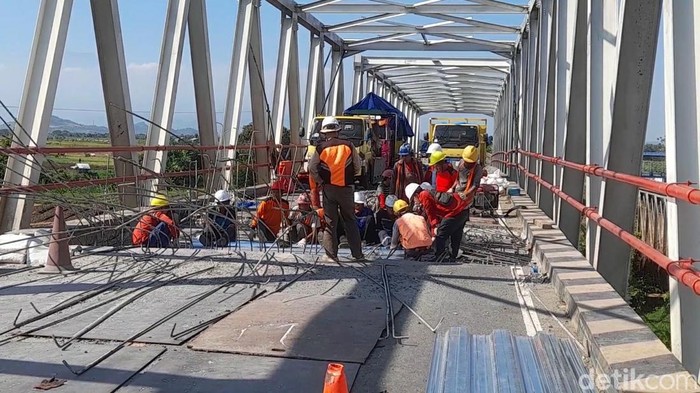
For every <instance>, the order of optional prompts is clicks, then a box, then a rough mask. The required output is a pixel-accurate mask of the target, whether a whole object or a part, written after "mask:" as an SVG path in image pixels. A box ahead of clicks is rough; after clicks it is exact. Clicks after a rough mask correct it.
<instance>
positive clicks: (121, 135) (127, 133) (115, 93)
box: [90, 0, 140, 207]
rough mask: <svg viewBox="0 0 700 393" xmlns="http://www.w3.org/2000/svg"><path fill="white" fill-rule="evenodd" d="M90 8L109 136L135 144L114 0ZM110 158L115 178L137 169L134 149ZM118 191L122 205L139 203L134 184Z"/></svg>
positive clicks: (96, 2) (119, 142) (93, 0)
mask: <svg viewBox="0 0 700 393" xmlns="http://www.w3.org/2000/svg"><path fill="white" fill-rule="evenodd" d="M90 9H91V10H92V23H93V27H94V29H95V42H96V44H97V60H98V62H99V63H100V76H101V81H102V93H103V95H104V101H105V112H106V113H107V125H108V126H107V128H108V129H109V139H110V142H111V145H112V146H135V145H136V134H135V132H134V120H133V117H132V116H131V114H129V113H128V112H127V111H131V98H130V96H129V79H128V77H127V73H126V61H125V60H124V44H123V42H122V31H121V25H120V22H119V7H118V5H117V0H109V1H100V0H91V1H90ZM112 157H113V158H114V172H115V175H116V176H117V177H132V176H136V175H137V174H138V173H139V172H140V169H139V168H138V165H135V163H137V161H138V154H137V153H136V152H120V153H112ZM118 190H119V199H120V201H121V203H122V204H123V205H125V206H129V207H137V206H138V205H139V198H138V195H137V186H136V184H132V185H129V186H119V187H118Z"/></svg>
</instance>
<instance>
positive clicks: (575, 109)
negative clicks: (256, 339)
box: [557, 0, 588, 247]
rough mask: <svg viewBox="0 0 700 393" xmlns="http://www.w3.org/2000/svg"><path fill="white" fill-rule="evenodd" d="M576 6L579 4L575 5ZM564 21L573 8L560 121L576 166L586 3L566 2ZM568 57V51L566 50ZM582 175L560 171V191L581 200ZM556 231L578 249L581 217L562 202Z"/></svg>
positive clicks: (582, 127) (582, 118)
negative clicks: (565, 97)
mask: <svg viewBox="0 0 700 393" xmlns="http://www.w3.org/2000/svg"><path fill="white" fill-rule="evenodd" d="M577 3H578V4H577ZM566 8H567V11H566V18H567V20H569V21H572V22H573V18H572V17H571V14H572V8H574V9H575V11H576V15H575V18H576V19H575V25H573V26H572V24H573V23H570V22H567V23H566V26H567V42H568V46H569V47H572V49H573V53H572V54H573V61H572V66H571V81H570V85H569V87H570V94H569V97H570V99H569V100H568V103H567V105H568V110H566V108H565V110H566V113H568V117H566V118H564V119H562V123H564V121H566V123H565V124H562V126H563V127H564V130H563V144H564V148H563V149H564V155H563V157H564V159H565V160H567V161H573V162H578V163H584V162H585V161H586V150H585V149H582V148H581V147H582V146H585V144H586V129H587V124H588V119H587V117H586V113H587V102H586V101H587V99H586V96H587V94H588V93H587V91H588V85H587V62H588V60H587V59H588V47H587V44H586V43H587V35H588V0H567V4H566ZM572 28H573V29H574V30H575V35H574V39H573V40H571V36H570V35H569V34H570V32H568V30H570V29H572ZM567 56H568V47H567ZM557 126H559V123H557ZM584 180H585V175H584V174H583V173H582V172H580V171H576V170H573V169H569V168H564V169H563V171H562V178H561V188H562V191H564V192H565V193H567V194H569V195H571V196H572V197H573V198H574V199H576V200H578V201H581V200H582V199H583V184H584ZM559 229H561V231H562V232H563V233H564V235H565V236H566V238H567V239H569V241H570V242H571V244H573V245H574V246H576V247H578V244H579V233H580V231H581V213H580V212H579V211H578V210H576V209H574V208H573V207H572V206H571V205H569V204H568V203H565V202H561V203H560V210H559Z"/></svg>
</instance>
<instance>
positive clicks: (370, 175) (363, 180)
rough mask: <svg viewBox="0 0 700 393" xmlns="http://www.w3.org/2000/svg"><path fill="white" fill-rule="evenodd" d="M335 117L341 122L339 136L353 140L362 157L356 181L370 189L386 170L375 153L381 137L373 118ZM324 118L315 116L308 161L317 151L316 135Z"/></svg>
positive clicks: (307, 154)
mask: <svg viewBox="0 0 700 393" xmlns="http://www.w3.org/2000/svg"><path fill="white" fill-rule="evenodd" d="M335 118H336V119H338V123H340V136H339V137H340V138H341V139H346V140H348V141H350V142H352V144H353V145H354V146H355V149H356V150H357V152H358V153H359V154H360V158H361V159H362V171H361V173H360V174H359V176H356V177H355V180H356V183H359V185H360V186H362V187H363V188H365V189H369V188H370V187H371V186H372V185H373V184H376V183H377V182H378V180H381V173H382V171H383V170H384V165H383V164H382V163H383V160H381V157H375V154H373V150H375V148H374V146H378V144H379V138H378V135H377V133H376V132H374V131H373V127H372V124H371V123H372V119H370V117H369V116H336V117H335ZM323 119H324V116H317V117H315V118H314V123H313V126H312V128H311V132H310V133H309V136H310V138H309V147H308V150H307V152H306V162H308V160H309V159H310V158H311V156H312V155H313V154H314V152H315V151H316V147H315V146H314V145H315V144H316V140H315V138H316V137H315V136H316V135H317V134H319V133H320V131H321V123H322V122H323ZM380 166H381V167H380ZM377 173H379V177H378V176H377V175H376V174H377Z"/></svg>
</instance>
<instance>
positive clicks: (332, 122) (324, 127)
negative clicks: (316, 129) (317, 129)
mask: <svg viewBox="0 0 700 393" xmlns="http://www.w3.org/2000/svg"><path fill="white" fill-rule="evenodd" d="M338 130H340V123H338V119H336V118H335V117H334V116H326V117H325V118H324V119H323V122H322V123H321V133H322V134H323V133H326V132H336V131H338Z"/></svg>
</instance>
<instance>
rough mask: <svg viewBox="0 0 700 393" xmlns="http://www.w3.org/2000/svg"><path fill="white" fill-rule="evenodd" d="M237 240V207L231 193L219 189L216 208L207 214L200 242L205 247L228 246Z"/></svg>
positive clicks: (215, 195)
mask: <svg viewBox="0 0 700 393" xmlns="http://www.w3.org/2000/svg"><path fill="white" fill-rule="evenodd" d="M234 241H236V209H235V207H234V206H232V205H231V194H230V193H229V192H228V191H226V190H219V191H217V192H216V193H215V194H214V208H213V209H212V211H211V212H210V213H209V214H208V215H207V222H206V224H205V225H204V231H202V234H201V235H199V242H200V243H202V246H204V247H226V246H228V245H229V243H231V242H234Z"/></svg>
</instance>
